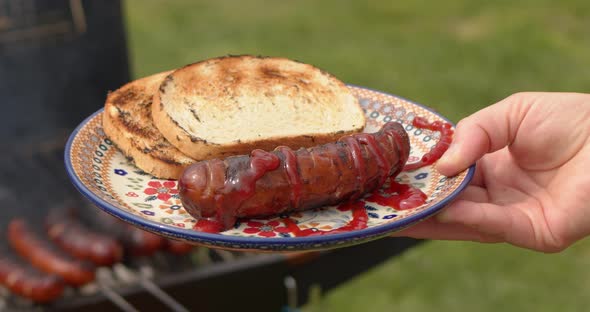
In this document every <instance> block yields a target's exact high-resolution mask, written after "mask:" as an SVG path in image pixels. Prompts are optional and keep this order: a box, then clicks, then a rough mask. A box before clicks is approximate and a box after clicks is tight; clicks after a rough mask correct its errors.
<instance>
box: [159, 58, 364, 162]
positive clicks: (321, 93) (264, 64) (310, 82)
mask: <svg viewBox="0 0 590 312" xmlns="http://www.w3.org/2000/svg"><path fill="white" fill-rule="evenodd" d="M245 64H248V65H245ZM252 64H253V65H252ZM250 65H252V66H251V67H247V66H250ZM210 68H211V70H209V69H210ZM208 71H209V72H208ZM320 82H321V83H320ZM275 86H279V87H280V88H282V89H280V90H279V89H277V90H279V91H276V90H275V91H273V87H275ZM285 86H287V87H285ZM171 92H172V93H175V94H174V95H172V94H170V93H171ZM273 92H274V93H273ZM240 93H245V94H246V97H248V96H250V98H249V100H247V102H249V101H252V103H245V105H256V104H254V103H256V101H277V98H278V97H279V96H283V97H287V98H289V97H291V98H293V99H296V100H294V101H295V102H296V103H295V104H294V106H297V105H300V107H293V108H292V110H293V112H296V110H297V109H305V110H309V111H310V112H312V111H314V109H318V110H319V108H320V107H319V105H324V108H325V106H326V105H328V106H329V105H332V106H333V107H330V109H331V110H332V113H333V112H336V111H338V110H343V109H346V111H345V112H340V111H338V112H339V114H341V115H342V116H345V115H350V116H353V117H352V119H353V120H354V122H353V124H352V125H348V126H347V127H346V128H344V129H343V128H339V127H332V129H330V131H313V130H310V129H307V127H308V126H307V125H303V126H300V124H295V123H291V124H285V125H284V127H300V129H299V128H298V129H297V131H295V133H293V134H287V135H272V134H268V133H265V132H264V131H262V130H261V133H260V135H259V137H256V138H248V139H240V138H238V139H235V140H232V141H223V142H220V141H216V140H215V139H211V138H209V137H208V136H207V134H205V133H204V134H202V135H201V134H196V133H191V132H190V131H189V130H188V129H186V128H187V123H186V122H184V124H183V123H182V122H179V120H175V119H174V118H173V117H172V116H171V114H170V113H169V112H170V111H171V110H172V111H173V110H178V109H179V107H181V106H182V105H185V107H184V108H186V105H190V104H186V102H189V101H190V99H189V98H190V97H191V96H193V95H195V94H196V95H197V96H198V97H199V98H200V99H204V98H205V99H209V100H206V103H205V105H215V106H216V109H217V110H218V111H220V112H223V110H224V109H227V110H228V111H235V107H233V106H231V105H238V104H236V103H238V100H236V99H235V98H234V96H236V95H237V96H238V97H239V96H242V99H243V98H244V96H243V95H242V94H240ZM174 96H177V97H178V99H177V101H176V102H185V103H184V104H182V103H181V104H179V103H175V101H170V98H171V97H174ZM297 101H299V102H297ZM277 102H278V101H277ZM316 102H317V103H316ZM342 102H346V106H345V105H344V104H342ZM274 103H275V102H273V103H272V104H273V105H274ZM240 105H241V104H240ZM285 105H293V104H292V103H288V104H285ZM313 105H317V106H318V107H316V108H313V107H312V106H313ZM339 105H340V106H342V107H339ZM310 107H311V108H310ZM200 113H201V111H199V112H197V111H194V110H192V109H190V111H189V109H184V110H182V112H180V113H179V114H181V115H182V114H184V115H185V116H186V115H189V114H192V115H193V116H194V120H193V122H194V123H195V124H198V123H200V122H201V120H200V117H199V116H200V115H199V114H200ZM238 114H239V112H238ZM271 114H272V113H271ZM152 116H153V121H154V124H155V125H156V127H157V128H158V129H159V130H160V132H161V133H162V135H163V136H164V137H165V138H166V139H167V140H168V141H169V142H170V143H171V144H172V145H174V146H176V147H177V148H178V149H179V150H181V151H182V152H183V153H185V154H186V155H189V156H190V157H192V158H193V159H196V160H205V159H211V158H224V157H227V156H231V155H239V154H249V153H250V152H251V151H252V150H253V149H257V148H259V149H263V150H273V149H274V148H276V147H277V146H281V145H282V146H288V147H290V148H292V149H298V148H301V147H311V146H314V145H320V144H325V143H328V142H333V141H336V140H337V139H338V138H340V137H341V136H343V135H346V134H351V133H356V132H361V131H362V130H363V129H364V127H365V122H366V121H365V116H364V112H363V110H362V108H361V107H360V104H359V103H358V100H357V99H356V97H354V95H353V94H352V92H351V91H350V90H349V88H348V87H347V86H346V85H345V84H344V83H342V82H341V81H340V80H338V79H336V78H335V77H334V76H332V75H330V74H328V73H326V72H324V71H321V70H320V69H318V68H316V67H314V66H311V65H309V64H304V63H299V62H295V61H292V60H289V59H285V58H271V57H254V56H249V55H243V56H226V57H220V58H214V59H209V60H205V61H202V62H197V63H194V64H190V65H187V66H184V67H182V68H179V69H177V70H176V71H174V72H173V73H171V74H170V75H168V76H167V77H166V79H164V81H163V82H162V84H161V86H160V88H159V90H158V92H156V93H155V94H154V97H153V102H152ZM283 116H284V115H282V116H281V115H280V114H277V116H274V117H276V118H282V117H283ZM342 116H339V117H342ZM251 122H252V123H254V121H251ZM305 122H306V121H304V122H302V123H301V124H305ZM308 123H309V122H308ZM188 126H190V123H188ZM228 126H229V124H228ZM250 126H251V127H259V126H260V125H257V124H250Z"/></svg>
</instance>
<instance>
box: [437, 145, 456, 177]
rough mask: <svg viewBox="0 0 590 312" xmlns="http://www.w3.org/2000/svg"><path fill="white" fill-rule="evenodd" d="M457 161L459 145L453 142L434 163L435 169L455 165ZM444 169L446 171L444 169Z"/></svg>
mask: <svg viewBox="0 0 590 312" xmlns="http://www.w3.org/2000/svg"><path fill="white" fill-rule="evenodd" d="M456 162H457V147H456V144H454V143H451V145H450V146H449V148H448V149H447V151H446V152H445V153H444V154H443V155H442V156H441V157H440V159H439V160H438V161H437V162H436V164H435V165H434V167H435V169H436V170H438V171H440V170H439V167H441V166H442V167H445V166H446V167H448V166H449V165H451V166H452V165H453V164H455V163H456ZM443 171H445V170H444V169H443Z"/></svg>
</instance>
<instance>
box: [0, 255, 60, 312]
mask: <svg viewBox="0 0 590 312" xmlns="http://www.w3.org/2000/svg"><path fill="white" fill-rule="evenodd" d="M0 285H2V286H4V287H6V288H7V289H8V290H10V292H11V293H13V294H15V295H19V296H22V297H25V298H27V299H30V300H32V301H34V302H37V303H46V302H50V301H53V300H55V299H57V298H58V297H59V296H61V294H62V293H63V290H64V287H65V284H64V282H63V280H62V279H61V278H60V277H59V276H57V275H55V274H45V273H41V272H39V271H37V270H35V269H34V268H33V267H31V266H30V265H28V264H26V263H24V262H23V261H22V260H19V259H16V258H15V257H12V256H9V255H8V254H7V253H3V254H2V255H0Z"/></svg>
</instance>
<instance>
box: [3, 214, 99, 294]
mask: <svg viewBox="0 0 590 312" xmlns="http://www.w3.org/2000/svg"><path fill="white" fill-rule="evenodd" d="M8 241H9V242H10V244H11V245H12V247H13V248H14V250H16V252H17V253H18V254H20V255H21V256H22V257H23V258H25V259H26V260H27V261H29V262H30V263H31V264H32V265H33V266H35V267H36V268H38V269H39V270H41V271H44V272H46V273H51V274H56V275H59V276H60V277H61V278H62V279H63V280H64V281H65V282H66V283H68V284H70V285H73V286H81V285H84V284H86V283H89V282H91V281H93V280H94V276H95V267H94V266H93V265H92V264H90V263H88V262H85V261H81V260H77V259H74V258H72V257H71V256H69V255H67V254H65V253H63V252H62V251H61V250H58V249H57V248H55V247H54V246H53V245H52V243H51V242H50V241H49V240H46V239H44V237H43V235H40V234H38V232H37V231H36V230H34V229H33V228H32V226H31V225H30V224H27V222H26V221H25V220H24V219H20V218H16V219H13V220H12V221H11V222H10V224H9V225H8Z"/></svg>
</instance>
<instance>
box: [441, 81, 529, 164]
mask: <svg viewBox="0 0 590 312" xmlns="http://www.w3.org/2000/svg"><path fill="white" fill-rule="evenodd" d="M537 95H538V94H537V93H517V94H514V95H511V96H510V97H508V98H506V99H504V100H502V101H500V102H498V103H496V104H494V105H491V106H488V107H486V108H484V109H482V110H480V111H478V112H476V113H474V114H473V115H471V116H469V117H466V118H464V119H463V120H461V121H460V122H459V123H458V124H457V128H456V130H455V135H454V138H453V142H452V143H451V146H450V147H449V149H448V150H447V151H446V152H445V154H444V155H443V156H442V157H441V158H440V160H439V161H438V162H437V164H436V169H437V170H438V171H439V172H440V173H442V174H444V175H446V176H452V175H455V174H457V173H459V172H461V171H463V170H465V169H467V168H468V167H469V166H471V165H472V164H474V163H475V162H476V161H477V160H479V159H480V158H481V157H482V156H484V155H485V154H487V153H491V152H495V151H497V150H500V149H502V148H503V147H505V146H508V145H510V144H511V143H512V142H513V141H514V138H515V137H516V133H517V131H518V127H519V126H520V124H521V122H522V120H523V119H524V117H525V115H526V113H527V111H528V109H529V108H530V106H531V103H533V102H534V98H536V97H537Z"/></svg>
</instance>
